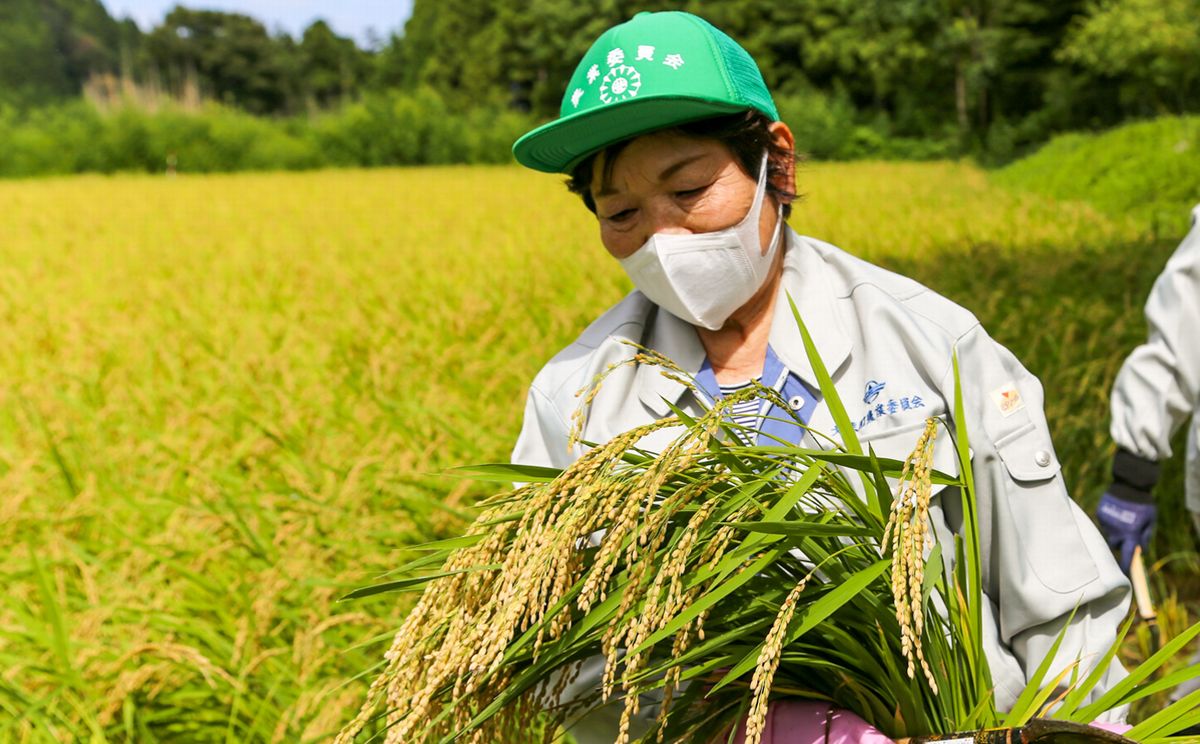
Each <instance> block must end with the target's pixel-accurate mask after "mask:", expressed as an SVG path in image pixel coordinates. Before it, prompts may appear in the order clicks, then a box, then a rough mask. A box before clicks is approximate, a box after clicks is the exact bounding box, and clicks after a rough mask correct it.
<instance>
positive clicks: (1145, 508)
mask: <svg viewBox="0 0 1200 744" xmlns="http://www.w3.org/2000/svg"><path fill="white" fill-rule="evenodd" d="M1157 518H1158V507H1156V506H1155V505H1154V503H1153V502H1138V501H1128V500H1126V499H1122V498H1118V497H1116V496H1114V495H1112V493H1111V492H1105V494H1104V495H1103V496H1101V497H1100V506H1099V508H1097V509H1096V521H1098V522H1099V523H1100V531H1101V532H1102V533H1104V539H1105V540H1107V541H1108V547H1110V548H1112V549H1113V550H1119V551H1121V559H1120V562H1121V570H1122V571H1124V572H1125V573H1126V574H1128V573H1129V564H1130V563H1131V562H1132V561H1133V549H1134V548H1136V547H1137V546H1139V545H1140V546H1141V547H1142V552H1143V553H1145V552H1146V551H1147V550H1148V549H1149V548H1150V536H1151V535H1152V534H1153V533H1154V521H1155V520H1156V519H1157Z"/></svg>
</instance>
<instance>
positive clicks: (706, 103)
mask: <svg viewBox="0 0 1200 744" xmlns="http://www.w3.org/2000/svg"><path fill="white" fill-rule="evenodd" d="M746 109H757V110H758V111H761V112H763V113H764V114H766V115H767V116H769V117H771V120H772V121H778V119H779V112H778V111H777V110H776V109H775V103H774V101H772V100H771V93H770V92H769V91H768V90H767V84H766V83H765V82H763V77H762V73H761V72H759V69H758V65H756V64H755V63H754V60H753V59H752V58H751V57H750V55H749V54H748V53H747V52H746V50H745V49H743V48H742V47H741V46H740V45H739V44H738V43H737V42H736V41H734V40H733V39H731V38H729V36H728V35H726V34H725V33H724V32H723V31H721V30H720V29H718V28H717V27H715V26H713V25H712V24H711V23H709V22H708V21H706V20H704V19H703V18H700V17H699V16H695V15H692V14H691V13H683V12H678V11H669V12H664V13H638V14H637V15H635V16H634V17H633V18H631V19H630V20H628V21H626V22H625V23H622V24H619V25H616V26H613V27H612V28H610V29H608V30H607V31H605V32H604V33H603V34H601V35H600V38H598V39H596V42H595V43H594V44H592V47H591V48H590V49H588V51H587V54H584V55H583V59H582V60H580V62H579V66H578V67H576V68H575V74H573V75H572V76H571V81H570V83H568V85H567V89H566V92H564V94H563V100H562V106H561V108H560V109H559V116H558V118H557V119H555V120H554V121H552V122H550V123H548V124H544V125H542V126H540V127H538V128H536V129H534V130H533V131H531V132H527V133H526V134H525V135H523V136H522V137H521V138H520V139H518V140H517V141H516V143H515V144H513V155H515V156H516V158H517V162H519V163H521V164H522V165H525V166H527V167H529V168H533V169H534V170H539V171H545V172H546V173H568V172H570V170H571V168H573V167H574V166H575V164H576V163H578V162H579V161H580V160H582V159H583V158H584V157H586V156H587V155H589V154H591V153H593V152H596V151H597V150H600V149H602V148H604V147H607V146H608V145H611V144H613V143H615V142H620V141H621V140H624V139H628V138H630V137H633V136H636V135H639V134H645V133H646V132H651V131H654V130H656V129H662V128H664V127H671V126H675V125H678V124H683V123H685V122H689V121H695V120H696V119H704V118H707V117H710V116H719V115H721V114H730V113H733V112H736V111H744V110H746Z"/></svg>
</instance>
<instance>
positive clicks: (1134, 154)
mask: <svg viewBox="0 0 1200 744" xmlns="http://www.w3.org/2000/svg"><path fill="white" fill-rule="evenodd" d="M995 180H996V182H997V183H1000V184H1003V185H1007V186H1012V187H1015V188H1019V189H1022V190H1025V191H1032V192H1035V193H1040V194H1044V195H1046V196H1049V197H1052V198H1055V199H1081V200H1085V201H1087V202H1089V203H1091V204H1094V205H1095V206H1096V207H1098V208H1099V209H1101V210H1102V211H1104V212H1106V213H1108V214H1110V215H1114V216H1119V217H1122V218H1128V217H1133V218H1136V219H1137V220H1138V221H1139V222H1140V223H1141V224H1142V225H1144V226H1145V227H1146V228H1147V229H1148V230H1149V232H1150V233H1151V234H1153V235H1163V236H1167V237H1173V236H1177V235H1178V234H1179V233H1180V231H1181V230H1182V229H1184V228H1185V227H1186V225H1187V214H1188V210H1189V209H1191V208H1192V206H1194V205H1195V204H1196V202H1197V201H1200V117H1196V116H1188V117H1162V118H1159V119H1154V120H1152V121H1145V122H1139V123H1135V124H1127V125H1124V126H1121V127H1117V128H1115V129H1112V130H1109V131H1107V132H1103V133H1099V134H1082V133H1080V134H1066V135H1062V136H1059V137H1056V138H1054V139H1053V140H1051V141H1050V142H1049V143H1047V144H1046V145H1045V146H1043V147H1042V148H1041V149H1040V150H1038V151H1037V152H1036V153H1034V154H1033V155H1031V156H1029V157H1027V158H1024V159H1022V160H1019V161H1017V162H1015V163H1013V164H1012V165H1009V166H1008V167H1006V168H1003V169H1001V170H1000V171H999V172H998V173H997V174H996V178H995Z"/></svg>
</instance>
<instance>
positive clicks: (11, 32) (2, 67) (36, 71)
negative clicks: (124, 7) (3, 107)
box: [0, 0, 120, 106]
mask: <svg viewBox="0 0 1200 744" xmlns="http://www.w3.org/2000/svg"><path fill="white" fill-rule="evenodd" d="M119 34H120V31H119V26H118V24H117V22H116V21H115V20H113V19H112V17H111V16H109V15H108V12H107V11H106V10H105V9H104V6H103V5H101V4H100V2H99V0H6V1H5V2H2V3H0V103H4V102H7V103H9V104H13V105H17V106H31V105H37V104H43V103H48V102H50V101H53V100H56V99H62V98H66V97H70V96H75V95H79V92H80V90H81V89H82V87H83V84H84V82H86V81H87V79H88V77H89V76H91V75H93V74H99V73H104V72H112V71H114V70H115V69H116V67H117V64H118V56H119V55H118V47H119Z"/></svg>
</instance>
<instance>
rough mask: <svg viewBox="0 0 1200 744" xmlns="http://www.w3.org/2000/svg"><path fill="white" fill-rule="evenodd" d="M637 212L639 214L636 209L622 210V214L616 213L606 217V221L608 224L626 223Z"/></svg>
mask: <svg viewBox="0 0 1200 744" xmlns="http://www.w3.org/2000/svg"><path fill="white" fill-rule="evenodd" d="M635 212H637V210H636V209H622V210H621V211H620V212H616V213H615V214H610V215H609V216H607V217H605V218H604V219H605V220H607V221H608V222H624V221H625V220H627V219H629V218H630V217H632V216H633V215H634V213H635Z"/></svg>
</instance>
